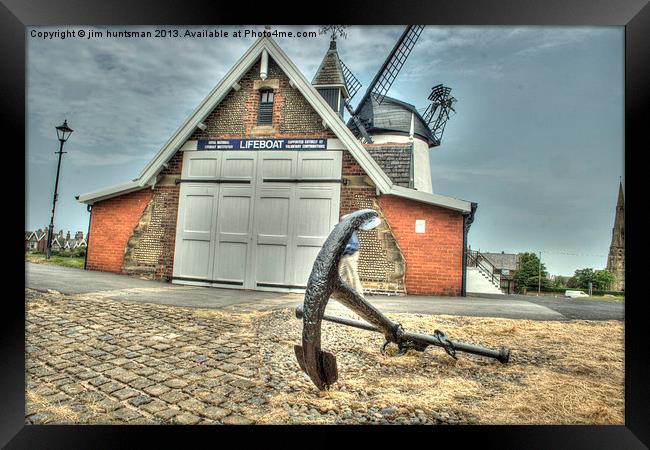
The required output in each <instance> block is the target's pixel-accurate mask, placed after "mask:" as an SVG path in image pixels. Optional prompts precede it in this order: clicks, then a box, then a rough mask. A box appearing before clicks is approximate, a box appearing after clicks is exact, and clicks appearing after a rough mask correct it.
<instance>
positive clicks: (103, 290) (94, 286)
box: [25, 263, 625, 320]
mask: <svg viewBox="0 0 650 450" xmlns="http://www.w3.org/2000/svg"><path fill="white" fill-rule="evenodd" d="M25 275H26V287H28V288H31V289H36V290H40V291H46V290H48V289H52V290H55V291H58V292H61V293H64V294H91V295H92V296H93V297H97V298H106V299H111V300H122V301H129V302H139V303H156V304H161V305H170V306H182V307H199V308H216V309H226V310H236V311H238V312H245V311H255V310H270V309H281V308H289V307H293V306H296V305H298V304H300V303H302V295H300V294H283V293H276V292H260V291H244V290H235V289H217V288H206V287H197V286H182V285H176V284H171V283H167V282H161V281H149V280H141V279H138V278H134V277H129V276H124V275H117V274H112V273H105V272H95V271H83V270H81V269H74V268H68V267H61V266H54V265H45V264H34V263H26V264H25ZM369 300H370V301H371V302H372V303H373V304H374V305H376V306H377V307H378V308H379V309H380V310H382V311H385V312H388V313H419V314H449V315H463V316H485V317H504V318H512V319H531V320H567V319H569V320H570V319H585V320H612V319H614V320H622V319H623V318H624V314H625V305H624V302H621V301H618V300H611V301H610V300H598V301H595V300H578V299H565V298H556V297H543V296H542V297H535V296H521V295H509V296H503V297H496V298H484V297H434V296H399V297H398V296H370V297H369ZM344 310H345V308H344V307H343V306H341V305H339V304H338V303H337V302H334V301H333V302H330V303H329V304H328V309H327V312H328V313H329V314H332V313H334V314H335V313H337V312H341V311H344Z"/></svg>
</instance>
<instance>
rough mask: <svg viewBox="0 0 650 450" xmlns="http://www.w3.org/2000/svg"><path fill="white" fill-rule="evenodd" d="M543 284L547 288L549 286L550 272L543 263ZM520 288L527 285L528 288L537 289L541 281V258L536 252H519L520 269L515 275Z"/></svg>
mask: <svg viewBox="0 0 650 450" xmlns="http://www.w3.org/2000/svg"><path fill="white" fill-rule="evenodd" d="M541 272H542V273H541V286H542V288H545V287H547V286H548V283H549V280H548V273H547V272H546V266H545V265H544V263H542V264H541ZM514 279H515V281H516V282H517V286H519V289H521V288H523V287H526V288H528V289H531V290H532V289H537V285H538V283H539V281H540V263H539V258H538V257H537V255H536V254H535V253H531V252H527V253H520V254H519V269H517V272H516V273H515V275H514Z"/></svg>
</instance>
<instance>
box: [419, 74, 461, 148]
mask: <svg viewBox="0 0 650 450" xmlns="http://www.w3.org/2000/svg"><path fill="white" fill-rule="evenodd" d="M429 100H430V101H431V104H430V105H429V106H428V107H427V109H426V111H425V112H424V117H423V118H424V121H425V122H426V123H427V126H428V127H429V129H430V130H431V133H433V136H434V137H435V139H436V141H437V142H438V143H440V141H441V140H442V135H443V133H444V132H445V126H446V125H447V121H448V120H449V117H450V116H451V115H450V111H451V112H453V113H456V110H455V109H454V103H455V102H456V101H457V100H456V99H455V98H454V97H452V96H451V88H450V87H447V86H443V85H442V84H438V85H436V86H434V87H432V88H431V94H429Z"/></svg>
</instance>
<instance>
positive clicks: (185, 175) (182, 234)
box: [173, 152, 221, 281]
mask: <svg viewBox="0 0 650 450" xmlns="http://www.w3.org/2000/svg"><path fill="white" fill-rule="evenodd" d="M220 171H221V155H219V154H218V153H216V152H185V154H184V155H183V171H182V173H181V179H182V180H188V181H187V182H183V183H182V184H181V188H180V192H179V201H178V216H177V221H176V248H175V250H174V272H173V276H174V278H175V279H179V280H182V281H192V280H196V281H201V280H209V279H210V278H211V275H212V268H213V265H214V250H215V241H214V232H215V229H216V213H217V207H218V196H219V184H216V183H212V182H207V181H213V180H216V179H217V178H218V176H219V173H220Z"/></svg>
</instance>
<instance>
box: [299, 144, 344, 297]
mask: <svg viewBox="0 0 650 450" xmlns="http://www.w3.org/2000/svg"><path fill="white" fill-rule="evenodd" d="M297 167H298V179H300V180H302V181H300V182H298V183H297V184H296V188H295V194H294V202H295V208H294V216H293V223H294V228H293V233H292V237H293V240H292V251H293V254H294V258H293V265H292V267H291V269H290V270H291V277H292V279H293V283H294V284H295V285H298V286H306V285H307V279H308V278H309V274H310V273H311V269H312V266H313V264H314V260H315V259H316V255H318V252H319V251H320V249H321V247H322V246H323V243H324V242H325V239H327V236H329V234H330V232H331V231H332V228H334V226H335V225H336V224H337V223H338V221H339V205H340V197H341V184H340V182H336V181H334V182H333V181H332V180H339V179H340V178H341V153H340V152H300V153H298V166H297Z"/></svg>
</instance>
